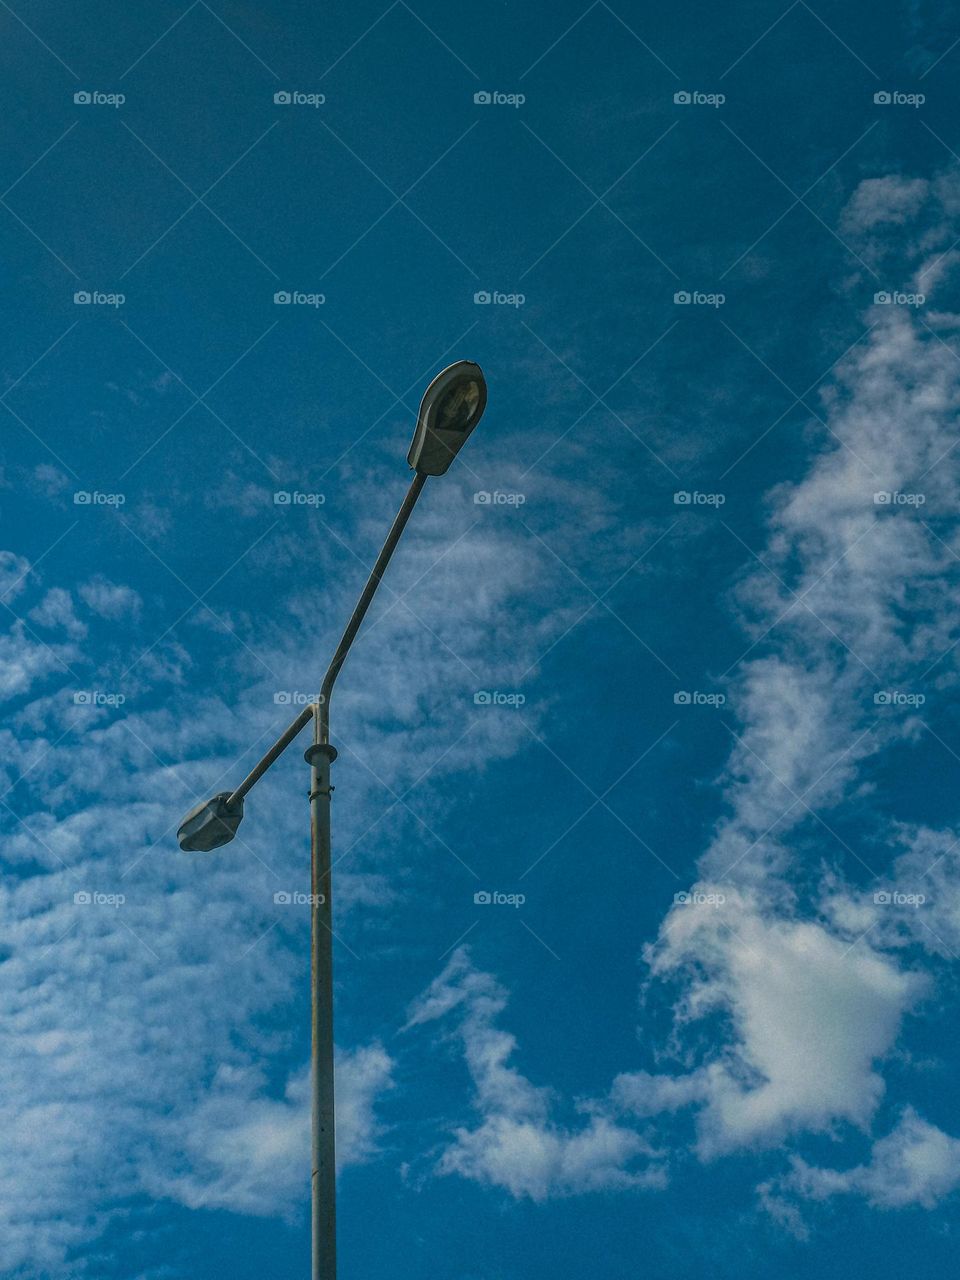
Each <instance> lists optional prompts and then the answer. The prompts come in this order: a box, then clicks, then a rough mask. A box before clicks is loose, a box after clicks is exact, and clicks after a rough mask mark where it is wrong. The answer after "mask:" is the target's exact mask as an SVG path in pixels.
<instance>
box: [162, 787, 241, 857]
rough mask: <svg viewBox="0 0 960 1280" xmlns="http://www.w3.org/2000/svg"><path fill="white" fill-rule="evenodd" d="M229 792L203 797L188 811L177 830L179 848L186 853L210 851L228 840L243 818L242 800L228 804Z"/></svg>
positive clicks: (227, 842) (234, 833)
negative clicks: (208, 797)
mask: <svg viewBox="0 0 960 1280" xmlns="http://www.w3.org/2000/svg"><path fill="white" fill-rule="evenodd" d="M230 795H231V793H230V792H229V791H221V792H220V793H219V794H218V795H215V796H214V797H213V799H212V800H204V801H203V802H202V803H200V804H198V805H196V806H195V807H194V808H193V809H191V810H190V812H189V813H188V814H187V816H186V817H185V818H184V820H183V822H182V823H181V824H180V830H179V831H178V832H177V840H178V841H179V843H180V848H181V849H183V850H184V851H185V852H187V853H209V852H210V851H211V849H219V848H220V846H221V845H222V844H229V843H230V841H231V840H232V839H233V837H234V836H235V835H236V834H237V828H238V827H239V826H240V820H241V818H242V817H243V801H242V800H238V801H237V802H236V803H235V804H232V805H231V804H228V803H227V801H228V800H229V799H230Z"/></svg>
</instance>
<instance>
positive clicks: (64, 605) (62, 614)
mask: <svg viewBox="0 0 960 1280" xmlns="http://www.w3.org/2000/svg"><path fill="white" fill-rule="evenodd" d="M28 617H29V618H30V621H31V622H35V623H36V624H37V626H40V627H47V628H49V629H50V630H61V631H65V632H66V634H67V635H68V636H70V637H71V639H77V640H82V639H83V637H84V636H85V635H86V634H87V628H86V627H85V626H84V624H83V623H82V622H81V621H80V619H79V618H78V617H77V615H76V612H75V610H74V607H73V596H72V595H71V594H70V592H69V591H64V589H63V587H51V588H50V590H49V591H48V592H47V594H46V595H45V596H44V597H43V599H42V600H41V601H40V603H39V604H38V605H36V606H35V607H34V608H33V609H31V610H30V613H29V614H28Z"/></svg>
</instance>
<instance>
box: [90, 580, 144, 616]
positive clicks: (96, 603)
mask: <svg viewBox="0 0 960 1280" xmlns="http://www.w3.org/2000/svg"><path fill="white" fill-rule="evenodd" d="M77 595H78V596H79V597H80V599H81V600H82V601H83V602H84V604H85V605H86V606H87V608H88V609H91V610H92V611H93V612H94V613H96V614H99V615H100V617H101V618H108V619H110V620H111V621H116V620H118V619H120V618H128V617H129V618H135V617H137V616H138V615H139V613H140V611H141V609H142V607H143V601H142V600H141V598H140V596H139V594H138V593H137V592H136V591H134V590H133V588H132V587H127V586H123V585H122V584H119V583H116V582H111V581H110V580H109V578H104V577H102V576H101V575H99V574H98V575H97V576H96V577H94V578H90V579H88V581H86V582H81V583H80V585H79V586H78V587H77Z"/></svg>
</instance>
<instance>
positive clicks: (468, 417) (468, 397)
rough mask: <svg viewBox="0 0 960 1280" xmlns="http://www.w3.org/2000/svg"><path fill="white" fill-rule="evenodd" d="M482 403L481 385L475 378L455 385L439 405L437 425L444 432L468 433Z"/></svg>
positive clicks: (466, 379)
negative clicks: (468, 428) (467, 430)
mask: <svg viewBox="0 0 960 1280" xmlns="http://www.w3.org/2000/svg"><path fill="white" fill-rule="evenodd" d="M479 403H480V384H479V383H478V382H476V381H475V380H474V379H473V378H465V379H464V380H463V381H462V382H457V383H455V384H454V385H453V386H452V387H451V388H450V390H449V391H447V392H446V393H445V395H444V397H443V399H442V400H441V401H440V403H439V404H438V405H437V410H436V425H437V427H438V428H439V429H440V430H442V431H466V429H467V427H469V425H470V423H471V422H472V421H473V419H474V416H475V415H476V412H477V406H478V405H479Z"/></svg>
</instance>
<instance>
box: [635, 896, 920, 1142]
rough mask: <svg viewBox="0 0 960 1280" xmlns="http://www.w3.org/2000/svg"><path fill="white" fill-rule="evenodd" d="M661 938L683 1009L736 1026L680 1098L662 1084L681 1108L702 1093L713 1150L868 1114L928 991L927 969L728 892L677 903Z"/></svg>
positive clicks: (657, 966)
mask: <svg viewBox="0 0 960 1280" xmlns="http://www.w3.org/2000/svg"><path fill="white" fill-rule="evenodd" d="M707 887H710V886H707ZM661 937H662V941H661V945H660V947H659V948H657V949H655V950H654V951H652V952H651V960H652V969H653V972H654V974H656V975H659V976H663V975H666V974H668V973H671V972H676V971H678V970H681V971H686V973H687V977H688V985H687V987H686V990H685V996H684V1000H683V1004H682V1006H681V1009H680V1016H681V1018H683V1019H693V1018H700V1017H702V1016H704V1015H705V1014H706V1013H708V1012H716V1011H717V1010H719V1011H721V1012H723V1013H724V1014H725V1015H727V1016H728V1017H729V1019H730V1022H731V1027H732V1037H731V1038H730V1040H729V1041H728V1042H727V1044H726V1045H725V1047H724V1048H723V1049H722V1051H721V1052H720V1053H719V1054H718V1055H717V1057H716V1058H715V1059H713V1060H711V1061H710V1062H709V1064H708V1065H707V1066H706V1067H705V1068H704V1069H702V1070H701V1071H700V1072H699V1073H697V1074H696V1075H695V1076H694V1077H693V1078H687V1079H686V1080H685V1079H684V1078H683V1077H681V1078H680V1079H679V1080H678V1081H677V1082H676V1083H675V1084H674V1086H673V1088H674V1089H675V1090H676V1089H679V1090H681V1092H680V1094H679V1097H678V1096H677V1095H676V1094H675V1095H673V1096H671V1093H670V1089H669V1087H668V1086H667V1085H666V1083H665V1082H661V1083H660V1085H659V1091H658V1093H657V1094H654V1097H659V1100H660V1101H661V1102H663V1103H665V1104H667V1105H671V1104H672V1105H674V1106H675V1105H678V1101H680V1100H683V1093H682V1090H683V1088H684V1087H686V1089H687V1091H688V1094H687V1098H686V1100H688V1101H692V1102H697V1101H700V1102H701V1104H702V1110H701V1111H700V1113H699V1115H698V1127H699V1147H700V1152H701V1154H702V1155H703V1156H704V1157H706V1158H713V1157H715V1156H717V1155H720V1154H723V1153H724V1152H726V1151H730V1150H734V1149H736V1148H738V1147H744V1146H758V1145H759V1146H770V1145H773V1144H775V1143H778V1142H780V1141H782V1140H783V1138H784V1137H785V1136H786V1135H788V1134H791V1133H797V1132H803V1131H815V1132H828V1131H830V1130H831V1129H832V1127H833V1126H834V1124H835V1123H836V1122H837V1121H839V1120H846V1121H848V1122H850V1123H851V1124H855V1125H858V1126H860V1127H865V1126H866V1125H868V1124H869V1121H870V1118H871V1116H872V1114H873V1111H874V1109H875V1107H876V1105H877V1103H878V1102H879V1100H880V1098H881V1097H882V1095H883V1091H884V1085H883V1080H882V1078H881V1076H880V1075H879V1074H878V1073H877V1071H876V1069H875V1067H876V1064H877V1063H878V1061H879V1060H881V1059H882V1058H883V1057H884V1055H886V1054H887V1053H889V1051H890V1049H891V1047H892V1045H893V1043H894V1041H895V1038H896V1035H897V1032H898V1030H899V1026H900V1022H901V1019H902V1016H903V1014H904V1013H905V1011H906V1010H907V1009H909V1008H910V1006H911V1005H912V1004H913V1003H914V1002H915V1001H916V1000H917V999H918V997H919V996H920V995H921V993H922V991H923V986H924V984H923V982H922V980H921V979H920V978H919V977H917V976H914V975H912V974H908V973H904V972H902V971H901V970H900V969H899V968H898V966H897V965H896V964H895V963H893V962H892V961H890V960H888V959H886V958H885V957H883V956H881V955H878V954H876V953H875V952H873V951H872V950H870V949H869V948H867V947H861V948H855V949H851V948H850V947H849V945H848V943H846V942H845V941H843V940H841V939H838V938H837V937H835V936H834V935H833V934H832V933H830V932H829V931H828V930H827V929H825V928H824V927H823V926H822V925H821V924H818V923H814V922H810V921H797V920H792V919H783V918H779V916H778V913H777V912H776V910H775V909H774V910H771V909H770V908H769V906H767V904H764V903H762V902H760V901H759V900H758V899H756V898H754V897H751V896H748V895H745V894H737V893H734V892H731V891H729V890H728V893H727V900H726V902H725V903H724V904H723V905H722V906H720V907H711V906H699V905H693V904H688V905H684V906H677V907H675V908H674V911H673V913H672V915H671V917H670V918H669V919H668V921H667V922H666V925H665V927H664V930H663V932H662V935H661ZM811 1062H815V1063H816V1064H817V1069H816V1070H815V1071H814V1070H811V1066H810V1064H811ZM641 1083H642V1082H641ZM620 1088H621V1094H622V1095H623V1091H624V1085H623V1084H621V1086H620ZM627 1096H628V1095H627ZM641 1097H642V1089H641Z"/></svg>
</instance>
